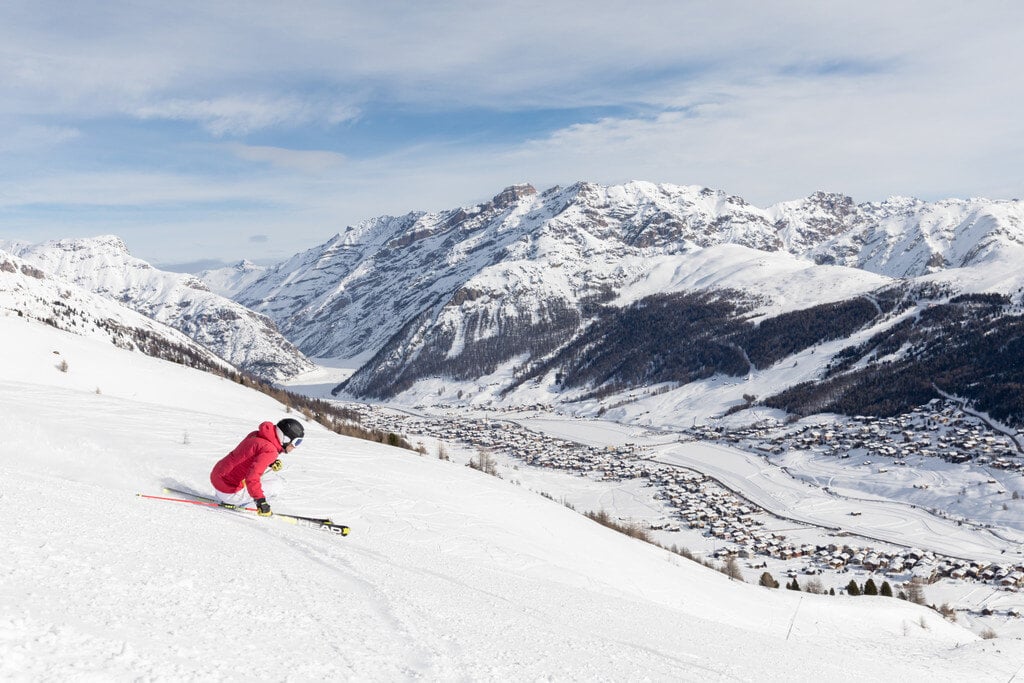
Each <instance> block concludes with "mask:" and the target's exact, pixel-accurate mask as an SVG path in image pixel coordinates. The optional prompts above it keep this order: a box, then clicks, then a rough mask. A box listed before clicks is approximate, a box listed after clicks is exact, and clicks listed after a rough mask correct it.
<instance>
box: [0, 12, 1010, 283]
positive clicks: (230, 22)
mask: <svg viewBox="0 0 1024 683" xmlns="http://www.w3.org/2000/svg"><path fill="white" fill-rule="evenodd" d="M1021 64H1024V4H1022V3H1019V2H997V1H991V2H985V1H981V2H974V3H958V2H943V1H935V0H929V1H926V2H900V1H898V0H897V1H892V0H890V1H888V2H875V1H874V0H866V1H865V0H859V1H857V2H846V1H841V0H840V1H835V2H828V3H821V2H813V1H812V0H804V1H803V2H795V1H793V2H786V1H781V2H771V3H763V2H757V1H755V0H748V1H747V2H739V1H729V0H724V1H721V2H715V3H709V2H691V1H687V0H667V1H664V2H656V1H648V0H634V2H632V3H629V4H628V5H627V4H626V3H622V2H605V1H604V0H587V1H585V2H584V1H576V0H566V1H562V2H550V0H547V1H545V2H541V1H537V2H534V1H532V0H506V1H504V2H501V3H491V2H484V1H481V0H438V1H436V2H398V1H392V0H376V1H375V2H373V3H355V2H341V1H339V0H307V1H301V2H287V3H286V2H261V1H259V0H245V1H242V0H237V1H236V0H216V1H212V2H211V1H210V0H202V1H192V0H177V1H176V2H170V3H169V2H166V1H163V2H155V1H153V2H151V1H149V0H134V1H131V2H121V1H118V0H106V1H104V2H98V1H92V0H82V1H80V2H75V3H66V2H56V1H52V0H5V2H3V3H2V4H0V239H22V240H27V241H30V242H38V241H43V240H47V239H57V238H66V237H88V236H95V235H103V234H116V235H118V236H120V237H121V238H122V239H124V240H125V242H126V243H127V244H128V247H129V249H130V250H131V252H132V254H133V255H135V256H137V257H139V258H142V259H145V260H147V261H150V262H151V263H154V264H157V265H161V266H169V265H172V264H177V265H179V266H184V265H185V264H195V263H196V262H199V261H223V262H234V261H237V260H239V259H241V258H248V259H250V260H254V261H258V262H277V261H280V260H283V259H284V258H287V257H288V256H291V255H292V254H295V253H297V252H299V251H302V250H304V249H308V248H310V247H313V246H315V245H318V244H321V243H323V242H325V241H326V240H328V239H329V238H330V237H331V236H332V235H334V234H335V233H337V232H341V231H343V230H344V228H345V227H346V226H348V225H352V224H355V223H357V222H359V221H361V220H364V219H367V218H371V217H375V216H380V215H403V214H405V213H408V212H410V211H437V210H443V209H448V208H455V207H459V206H469V205H473V204H476V203H478V202H481V201H485V200H487V199H489V198H491V197H492V196H494V195H495V194H497V193H498V192H500V191H501V189H502V188H504V187H507V186H509V185H513V184H516V183H522V182H529V183H531V184H533V185H534V186H535V187H537V188H538V189H540V190H543V189H546V188H548V187H552V186H554V185H562V186H565V185H570V184H572V183H574V182H577V181H581V180H585V181H590V182H597V183H607V184H612V183H621V182H627V181H629V180H646V181H652V182H659V183H671V184H679V185H701V186H708V187H712V188H715V189H721V190H724V191H726V192H729V193H731V194H736V195H739V196H741V197H743V198H744V199H746V200H747V201H749V202H751V203H752V204H755V205H757V206H762V207H767V206H769V205H771V204H774V203H776V202H781V201H788V200H793V199H798V198H801V197H805V196H807V195H809V194H811V193H813V192H815V191H818V190H825V191H829V192H841V193H843V194H847V195H849V196H851V197H853V198H854V200H855V201H857V202H868V201H881V200H883V199H885V198H886V197H889V196H893V195H903V196H914V197H918V198H920V199H924V200H930V201H931V200H938V199H943V198H947V197H988V198H991V199H1012V198H1018V197H1022V196H1024V117H1022V116H1021V115H1020V112H1021V111H1022V110H1024V87H1021V86H1022V80H1024V77H1022V76H1021V74H1020V65H1021Z"/></svg>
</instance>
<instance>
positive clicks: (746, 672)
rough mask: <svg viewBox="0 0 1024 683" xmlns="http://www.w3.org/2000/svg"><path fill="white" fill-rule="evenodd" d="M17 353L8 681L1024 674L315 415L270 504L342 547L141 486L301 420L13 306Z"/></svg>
mask: <svg viewBox="0 0 1024 683" xmlns="http://www.w3.org/2000/svg"><path fill="white" fill-rule="evenodd" d="M54 352H58V353H57V354H55V353H54ZM0 359H2V361H0V433H3V434H4V442H5V443H4V445H5V448H4V449H3V451H2V455H0V510H2V511H3V514H4V523H3V526H2V527H0V529H2V532H0V533H2V538H3V547H4V551H5V552H4V553H3V560H2V561H0V577H2V581H0V679H13V680H65V679H70V680H123V679H146V680H172V679H173V680H181V679H200V678H201V679H215V680H225V679H239V678H247V679H255V680H327V679H331V680H338V679H345V680H353V679H360V680H401V679H415V678H427V679H430V680H455V679H458V680H538V679H558V680H567V679H572V680H626V679H631V680H635V679H656V680H702V681H704V680H762V681H763V680H783V679H785V680H793V679H798V680H810V679H822V680H850V679H851V678H855V677H867V678H869V679H873V680H877V679H882V678H886V679H898V680H922V681H923V680H929V681H935V680H949V681H953V680H958V681H959V680H964V679H970V680H993V681H1007V680H1009V679H1010V678H1011V677H1013V676H1014V675H1016V674H1019V672H1020V669H1021V662H1024V643H1022V642H1021V641H1017V640H993V641H985V640H979V639H978V638H977V637H976V636H974V635H973V634H971V633H970V632H968V631H966V630H965V629H962V628H960V627H958V626H955V625H953V624H950V623H948V622H946V621H945V620H943V619H942V618H941V617H940V616H939V615H938V614H937V613H935V612H934V611H931V610H929V609H926V608H922V607H918V606H915V605H912V604H909V603H906V602H903V601H898V600H894V599H886V598H868V597H859V598H847V597H841V596H840V597H827V596H816V595H807V594H800V593H793V592H790V591H784V590H781V591H779V590H776V591H773V590H768V589H764V588H760V587H757V586H753V585H749V584H743V583H738V582H732V581H729V580H728V579H727V578H726V577H725V576H724V575H722V574H720V573H718V572H714V571H711V570H708V569H706V568H704V567H701V566H699V565H696V564H694V563H691V562H689V561H687V560H684V559H682V558H680V557H678V556H676V555H673V554H670V553H668V552H666V551H663V550H660V549H658V548H655V547H653V546H650V545H647V544H644V543H641V542H639V541H635V540H632V539H629V538H626V537H624V536H622V535H620V534H617V533H615V532H613V531H610V530H607V529H605V528H603V527H601V526H598V525H597V524H594V523H592V522H590V521H589V520H587V519H585V518H584V517H582V516H580V515H579V514H577V513H575V512H572V511H571V510H569V509H567V508H565V507H563V506H561V505H559V504H557V503H554V502H552V501H549V500H547V499H545V498H542V497H540V496H538V495H536V494H533V493H531V492H530V491H528V490H525V489H524V488H522V487H517V486H515V485H513V484H511V483H509V482H506V481H502V480H498V479H496V478H493V477H488V476H486V475H483V474H480V473H478V472H476V471H473V470H470V469H468V468H465V467H461V466H458V465H455V464H453V463H451V462H444V461H440V460H436V459H432V458H425V457H420V456H417V455H415V454H412V453H411V452H408V451H401V450H397V449H392V448H388V447H386V446H381V445H377V444H371V443H367V442H362V441H357V440H352V439H348V438H345V437H341V436H337V435H334V434H331V433H329V432H327V431H326V430H324V429H322V428H320V427H319V426H317V425H314V424H310V425H308V426H307V432H308V436H309V438H308V439H307V441H306V443H305V444H303V446H302V447H301V449H300V450H299V451H298V452H296V453H294V454H292V455H290V456H286V457H285V458H284V459H285V461H286V466H285V469H284V471H283V473H282V476H283V478H284V480H285V483H286V484H287V486H286V489H285V491H284V493H283V494H282V496H281V498H280V499H279V500H277V501H275V502H274V504H275V506H276V508H277V509H279V510H288V511H293V512H296V513H298V514H302V513H307V514H325V515H328V516H330V517H332V518H333V519H335V521H339V522H343V523H346V524H349V525H351V526H352V529H353V531H352V534H351V535H350V536H349V537H348V538H344V539H342V538H337V537H333V536H330V535H327V534H324V533H323V532H319V531H316V530H309V529H302V528H296V527H294V526H290V525H286V524H283V523H280V522H279V521H277V520H275V519H273V518H272V519H269V520H265V519H259V518H255V517H250V516H246V515H241V514H237V513H232V512H227V511H221V510H213V509H209V508H203V507H199V506H194V505H187V504H181V503H170V502H163V501H154V500H146V499H143V498H139V497H137V496H135V493H136V492H151V493H157V494H159V492H160V489H161V485H163V484H166V483H172V482H177V483H181V484H184V485H189V486H194V487H198V488H202V489H207V486H208V485H207V483H206V477H207V473H208V471H209V469H210V467H211V465H212V464H213V462H215V461H216V460H217V459H218V458H219V457H220V456H221V455H222V454H223V453H224V452H226V451H227V450H229V449H230V448H232V447H233V446H234V445H235V443H236V442H237V441H238V439H239V438H241V436H243V435H244V434H245V433H246V432H248V431H249V430H251V429H252V428H254V427H255V425H256V424H257V423H258V422H259V421H262V420H266V419H271V420H276V419H280V418H281V417H283V416H284V415H285V410H284V408H283V407H282V406H281V405H279V404H278V403H276V402H275V401H273V400H272V399H270V398H268V397H266V396H264V395H262V394H258V393H255V392H253V391H251V390H248V389H245V388H242V387H240V386H238V385H235V384H233V383H231V382H229V381H227V380H223V379H219V378H215V377H212V376H209V375H205V374H203V373H200V372H196V371H192V370H189V369H186V368H182V367H180V366H177V365H174V364H171V363H167V362H164V361H160V360H156V359H152V358H148V357H144V356H142V355H139V354H133V353H130V352H127V351H123V350H120V349H117V348H114V347H112V346H110V345H108V344H105V343H104V342H102V341H100V340H95V339H89V338H85V337H80V336H74V335H69V334H66V333H63V332H60V331H57V330H54V329H52V328H49V327H46V326H44V325H41V324H37V323H33V322H28V321H25V320H21V319H17V318H13V317H0ZM60 359H63V360H66V361H67V372H61V371H60V370H58V369H57V367H56V365H57V364H58V363H59V361H60Z"/></svg>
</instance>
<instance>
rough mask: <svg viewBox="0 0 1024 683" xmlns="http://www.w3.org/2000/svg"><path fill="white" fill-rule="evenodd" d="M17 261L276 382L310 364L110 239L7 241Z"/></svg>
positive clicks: (238, 310)
mask: <svg viewBox="0 0 1024 683" xmlns="http://www.w3.org/2000/svg"><path fill="white" fill-rule="evenodd" d="M8 246H9V248H10V250H11V251H12V252H13V253H15V254H16V255H18V256H20V257H21V258H23V259H25V260H27V261H29V262H31V263H33V264H35V265H37V266H39V267H40V268H42V269H43V270H46V271H48V272H51V273H54V274H56V275H58V276H60V277H62V278H64V279H66V280H69V281H71V282H74V283H75V284H78V285H79V286H81V287H83V288H85V289H89V290H91V291H94V292H96V293H98V294H102V295H103V296H106V297H107V298H110V299H113V300H115V301H117V302H119V303H122V304H124V305H126V306H129V307H130V308H133V309H135V310H136V311H138V312H140V313H142V314H143V315H146V316H149V317H151V318H153V319H154V320H157V321H159V322H162V323H164V324H166V325H169V326H170V327H173V328H175V329H178V330H180V331H182V332H184V333H185V334H187V335H188V336H189V337H191V338H192V339H194V340H195V341H197V342H199V343H200V344H202V345H203V346H206V347H207V348H209V349H210V350H212V351H213V352H214V353H216V354H218V355H219V356H221V357H222V358H224V359H226V360H228V361H229V362H231V363H232V364H233V365H235V366H237V367H239V368H241V369H243V370H246V371H248V372H250V373H252V374H254V375H257V376H259V377H262V378H265V379H268V380H271V381H277V380H281V379H284V378H287V377H292V376H294V375H296V374H299V373H300V372H307V371H309V370H311V369H312V368H313V365H312V363H311V362H310V361H309V360H307V359H306V358H305V357H304V356H303V355H302V354H301V353H300V352H299V351H298V349H296V348H295V347H294V346H293V345H292V344H291V343H290V342H289V341H288V340H287V339H285V338H284V337H283V336H281V334H280V333H279V332H278V331H277V329H276V327H275V326H274V323H273V322H271V320H270V319H269V318H267V317H265V316H262V315H259V314H256V313H254V312H252V311H250V310H248V309H246V308H245V307H244V306H240V305H238V304H237V303H235V302H233V301H231V300H230V299H226V298H224V297H222V296H220V295H218V294H214V293H213V292H211V291H210V290H209V288H208V287H207V286H206V285H205V284H204V283H203V282H202V281H201V280H200V279H199V278H197V277H195V276H192V275H184V274H179V273H168V272H165V271H161V270H157V269H156V268H153V267H152V266H151V265H150V264H148V263H146V262H145V261H142V260H140V259H137V258H134V257H133V256H132V255H131V254H129V253H128V248H127V247H126V246H125V244H124V242H122V241H121V240H120V239H119V238H117V237H114V236H104V237H96V238H92V239H80V240H53V241H50V242H44V243H42V244H37V245H28V244H24V243H18V244H14V243H11V244H10V245H8Z"/></svg>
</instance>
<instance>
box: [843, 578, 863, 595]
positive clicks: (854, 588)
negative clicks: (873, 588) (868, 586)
mask: <svg viewBox="0 0 1024 683" xmlns="http://www.w3.org/2000/svg"><path fill="white" fill-rule="evenodd" d="M846 593H847V595H860V586H858V585H857V582H856V581H854V580H853V579H850V583H848V584H847V585H846Z"/></svg>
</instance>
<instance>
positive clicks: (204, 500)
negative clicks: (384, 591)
mask: <svg viewBox="0 0 1024 683" xmlns="http://www.w3.org/2000/svg"><path fill="white" fill-rule="evenodd" d="M164 492H165V493H173V494H177V495H185V496H191V497H192V498H194V499H195V500H189V499H186V498H171V497H168V496H152V495H148V494H145V493H137V494H135V495H137V496H138V497H140V498H148V499H150V500H164V501H169V502H174V503H190V504H192V505H202V506H204V507H213V508H222V509H225V510H234V511H236V512H258V510H257V509H256V508H251V507H243V506H240V505H228V504H227V503H220V502H218V501H216V500H215V499H213V498H210V497H208V496H202V495H199V494H197V493H193V492H191V491H178V490H176V489H171V488H164ZM271 517H272V518H276V519H279V520H281V521H282V522H288V523H289V524H294V525H296V526H304V527H309V528H311V529H319V530H321V531H327V532H330V533H332V534H335V535H337V536H348V533H349V528H348V527H347V526H346V525H344V524H335V523H334V522H332V521H331V520H329V519H321V518H317V517H303V516H302V515H290V514H287V513H282V512H275V513H273V515H271Z"/></svg>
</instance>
